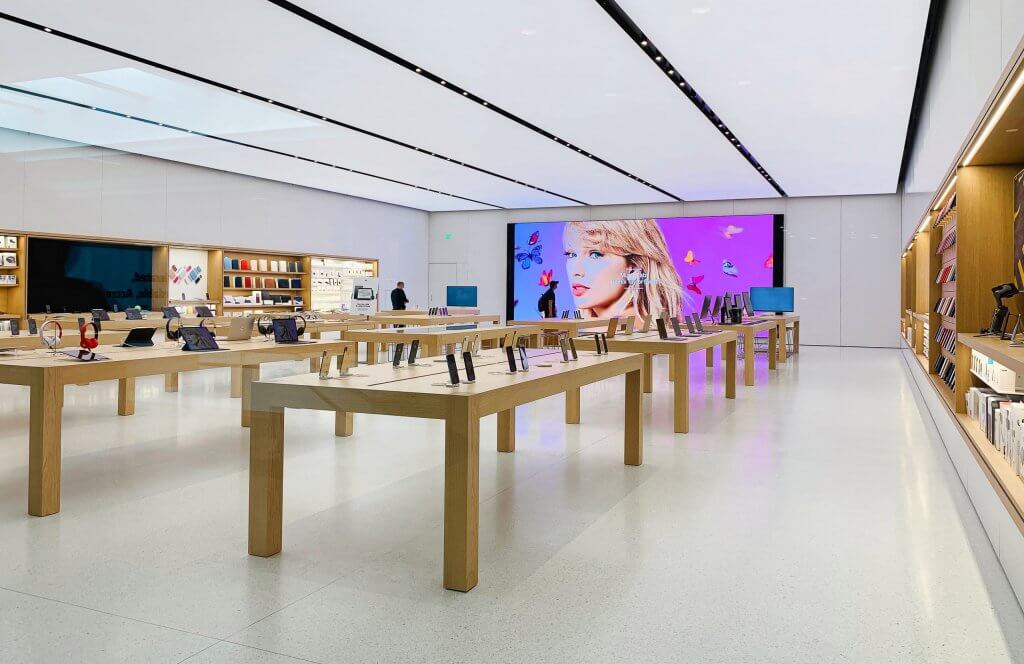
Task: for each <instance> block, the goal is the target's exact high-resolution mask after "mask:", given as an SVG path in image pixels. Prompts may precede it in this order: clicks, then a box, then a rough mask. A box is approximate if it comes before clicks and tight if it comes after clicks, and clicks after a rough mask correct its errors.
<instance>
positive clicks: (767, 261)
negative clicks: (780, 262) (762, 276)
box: [764, 254, 775, 267]
mask: <svg viewBox="0 0 1024 664" xmlns="http://www.w3.org/2000/svg"><path fill="white" fill-rule="evenodd" d="M764 266H765V267H775V254H769V255H768V258H766V259H764Z"/></svg>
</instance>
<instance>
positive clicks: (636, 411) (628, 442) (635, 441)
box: [623, 371, 685, 466]
mask: <svg viewBox="0 0 1024 664" xmlns="http://www.w3.org/2000/svg"><path fill="white" fill-rule="evenodd" d="M640 374H641V372H639V371H630V372H629V373H627V374H626V413H625V417H624V418H623V433H624V440H623V444H624V450H623V462H624V463H625V464H626V465H627V466H639V465H641V464H642V463H643V462H644V411H643V400H644V395H643V390H642V389H641V383H642V381H643V379H642V377H641V376H640ZM684 382H685V381H684Z"/></svg>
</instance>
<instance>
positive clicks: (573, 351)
mask: <svg viewBox="0 0 1024 664" xmlns="http://www.w3.org/2000/svg"><path fill="white" fill-rule="evenodd" d="M569 352H570V353H571V354H572V359H574V360H578V359H580V356H579V355H577V354H576V341H575V340H574V339H573V338H572V337H569Z"/></svg>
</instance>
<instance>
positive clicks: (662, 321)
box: [655, 318, 668, 339]
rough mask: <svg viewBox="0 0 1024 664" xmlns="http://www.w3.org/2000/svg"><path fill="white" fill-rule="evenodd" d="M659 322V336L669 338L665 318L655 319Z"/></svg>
mask: <svg viewBox="0 0 1024 664" xmlns="http://www.w3.org/2000/svg"><path fill="white" fill-rule="evenodd" d="M655 322H656V323H657V324H658V337H659V338H661V339H668V330H667V329H666V328H665V319H663V318H659V319H658V320H657V321H655Z"/></svg>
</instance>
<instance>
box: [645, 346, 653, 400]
mask: <svg viewBox="0 0 1024 664" xmlns="http://www.w3.org/2000/svg"><path fill="white" fill-rule="evenodd" d="M651 392H654V356H653V355H651V354H650V353H644V394H650V393H651Z"/></svg>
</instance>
